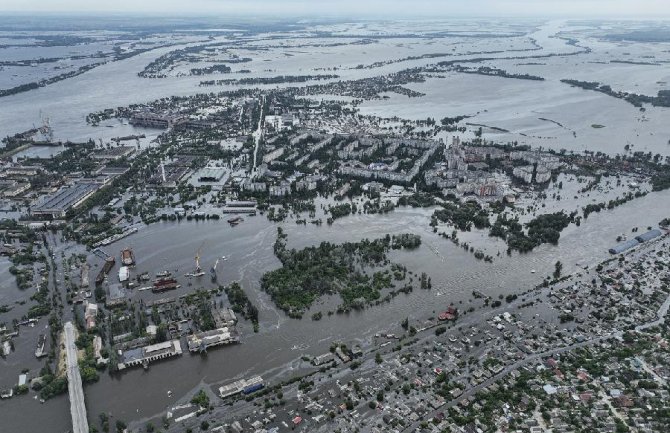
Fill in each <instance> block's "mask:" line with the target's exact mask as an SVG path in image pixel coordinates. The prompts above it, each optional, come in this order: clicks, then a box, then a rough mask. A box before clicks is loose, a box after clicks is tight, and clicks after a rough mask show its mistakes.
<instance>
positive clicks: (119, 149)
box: [91, 146, 135, 161]
mask: <svg viewBox="0 0 670 433" xmlns="http://www.w3.org/2000/svg"><path fill="white" fill-rule="evenodd" d="M133 153H135V147H133V146H116V147H111V148H109V149H100V150H96V151H95V152H93V153H92V154H91V158H92V159H98V160H103V161H116V160H118V159H121V158H123V157H127V156H130V155H132V154H133Z"/></svg>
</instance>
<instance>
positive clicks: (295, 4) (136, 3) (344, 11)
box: [0, 0, 670, 18]
mask: <svg viewBox="0 0 670 433" xmlns="http://www.w3.org/2000/svg"><path fill="white" fill-rule="evenodd" d="M0 11H19V12H36V11H41V12H85V13H90V12H123V13H160V14H176V13H186V14H201V15H202V14H239V15H248V14H262V15H302V16H305V15H321V16H334V15H340V16H359V17H361V18H371V17H375V16H379V17H388V16H394V15H396V16H400V17H409V16H437V15H439V16H454V15H458V16H464V15H470V16H478V15H497V16H582V17H612V16H619V17H631V18H632V17H655V18H661V17H670V0H106V1H104V0H61V1H58V0H0Z"/></svg>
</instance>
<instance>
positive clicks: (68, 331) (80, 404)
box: [65, 322, 88, 433]
mask: <svg viewBox="0 0 670 433" xmlns="http://www.w3.org/2000/svg"><path fill="white" fill-rule="evenodd" d="M74 341H75V340H74V325H72V322H67V323H66V324H65V352H66V354H67V383H68V385H67V389H68V394H69V395H70V414H71V415H72V431H73V432H74V433H88V420H87V419H86V405H85V403H84V388H83V386H82V384H81V375H80V374H79V365H78V364H77V347H76V346H75V344H74Z"/></svg>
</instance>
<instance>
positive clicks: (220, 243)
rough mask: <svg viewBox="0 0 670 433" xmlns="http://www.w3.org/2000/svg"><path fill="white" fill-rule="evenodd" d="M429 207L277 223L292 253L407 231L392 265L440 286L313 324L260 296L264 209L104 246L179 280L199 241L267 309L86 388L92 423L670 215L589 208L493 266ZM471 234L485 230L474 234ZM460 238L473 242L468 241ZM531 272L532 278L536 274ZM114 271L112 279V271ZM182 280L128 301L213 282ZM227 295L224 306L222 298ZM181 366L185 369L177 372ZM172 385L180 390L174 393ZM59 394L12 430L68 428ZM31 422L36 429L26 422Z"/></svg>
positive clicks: (160, 406) (308, 350)
mask: <svg viewBox="0 0 670 433" xmlns="http://www.w3.org/2000/svg"><path fill="white" fill-rule="evenodd" d="M659 204H660V205H659ZM431 213H432V211H431V210H430V209H412V208H400V209H397V210H396V211H394V212H392V213H389V214H386V215H353V216H350V217H346V218H343V219H339V220H336V221H335V223H334V224H333V225H332V226H326V225H323V226H320V227H317V226H313V225H307V226H302V225H296V224H295V223H293V222H291V221H288V222H285V223H283V224H281V226H282V227H283V228H284V230H285V232H286V233H287V235H288V244H289V247H295V248H301V247H304V246H307V245H311V244H315V243H319V242H321V241H331V242H338V243H339V242H344V241H356V240H360V239H362V238H370V239H372V238H377V237H381V236H384V235H385V234H386V233H391V234H394V233H405V232H411V233H417V234H419V235H421V236H422V240H423V244H422V246H421V247H420V248H419V249H418V250H415V251H411V252H408V251H394V252H392V253H391V260H392V261H394V262H397V263H401V264H404V265H406V266H407V268H408V269H409V270H411V271H413V272H415V273H418V274H420V273H421V272H426V273H428V275H429V276H430V277H431V279H432V282H433V289H432V290H430V291H424V290H420V289H416V290H415V291H414V292H412V293H410V294H408V295H404V294H401V295H399V296H398V297H396V298H394V299H393V300H392V301H391V302H389V303H388V304H384V305H380V306H374V307H370V308H368V309H366V310H365V311H363V312H354V313H351V314H349V315H337V314H335V315H333V316H327V315H326V314H324V318H323V319H322V320H321V321H318V322H314V321H311V320H310V319H309V316H310V315H311V312H310V313H308V314H306V315H305V317H306V318H305V319H303V320H294V319H289V318H287V317H286V316H285V315H284V314H283V313H282V312H280V311H278V310H277V309H276V308H275V307H274V305H273V304H272V302H271V300H270V299H269V298H268V296H267V295H266V294H265V293H263V292H261V291H260V288H259V284H258V281H259V278H260V276H261V275H262V274H263V273H264V272H266V271H268V270H271V269H275V268H276V267H278V266H279V262H278V260H277V259H276V258H275V257H274V255H273V252H272V245H273V243H274V241H275V238H276V225H275V224H273V223H270V222H269V221H267V219H266V218H265V217H263V216H258V217H247V218H246V220H245V221H244V222H243V223H242V224H240V225H239V226H237V227H230V226H229V225H228V224H227V223H225V221H223V220H220V221H218V222H214V221H209V222H198V223H196V222H181V223H157V224H153V225H151V226H148V227H146V228H145V229H144V230H141V231H140V232H139V233H137V234H134V235H132V236H130V237H128V238H126V239H123V240H121V241H119V242H117V243H115V244H113V245H110V246H108V247H106V248H105V250H106V251H107V252H108V253H110V254H116V255H118V253H119V251H120V250H121V249H122V248H125V247H127V246H130V247H132V248H133V250H134V252H135V256H136V260H137V267H136V269H135V272H138V273H140V272H144V271H149V272H152V273H153V272H158V271H160V270H163V269H166V268H168V269H170V270H173V271H174V270H175V268H176V269H178V275H183V273H186V272H189V271H190V270H191V268H192V266H193V260H194V259H193V257H194V255H195V252H196V251H197V250H198V249H199V248H202V252H201V256H202V259H201V261H202V265H203V268H205V269H208V268H209V267H211V265H212V264H213V262H214V261H215V260H216V258H217V257H221V256H224V255H225V256H227V257H228V260H225V261H221V262H220V263H219V265H218V268H217V273H218V276H219V282H220V283H222V284H227V283H229V282H231V281H235V280H239V281H240V282H241V284H242V286H243V288H244V289H245V291H246V293H247V294H248V295H249V297H250V298H251V299H252V301H253V302H254V303H255V304H256V305H257V306H258V307H259V310H260V321H261V324H260V325H261V326H260V332H259V333H258V334H254V333H253V330H252V329H251V326H250V324H249V323H246V322H244V321H242V322H241V323H242V324H241V326H240V330H241V333H242V343H241V344H239V345H236V346H228V347H222V348H219V349H215V350H210V351H209V353H208V355H207V356H204V357H202V356H200V355H191V354H189V353H185V354H184V355H182V356H181V357H178V358H173V359H171V360H168V361H165V362H162V363H156V364H152V365H151V366H150V368H149V370H148V371H144V370H142V369H141V368H138V369H131V370H128V371H126V372H124V373H123V374H120V375H116V376H113V377H110V376H108V375H107V374H103V375H102V376H101V379H100V381H99V383H96V384H93V385H87V386H86V387H85V393H86V397H87V408H88V411H89V419H91V420H93V419H95V418H96V417H97V415H98V414H99V413H101V412H107V413H111V414H112V415H113V417H115V418H117V419H123V420H126V421H130V420H137V419H142V418H144V417H149V416H153V415H155V414H157V413H162V412H163V411H164V410H165V409H166V408H167V407H168V406H169V405H171V404H173V403H174V401H175V398H178V397H179V396H182V395H184V394H186V393H188V392H189V391H191V390H192V389H193V388H196V387H199V386H203V385H212V384H217V383H221V382H227V381H230V380H233V379H235V378H239V377H244V376H248V375H250V374H262V375H263V376H264V377H265V378H266V379H269V380H272V378H273V377H274V376H276V375H278V374H280V373H286V372H290V371H291V370H292V369H293V368H296V366H297V365H298V364H299V362H298V360H299V358H300V356H301V355H302V354H310V355H318V354H321V353H323V352H325V351H327V350H328V347H329V346H330V344H331V342H333V341H340V340H341V341H344V342H347V343H349V344H353V343H359V344H361V345H364V346H365V345H367V344H370V343H371V338H372V336H373V335H374V334H375V333H377V332H398V331H399V322H400V321H401V320H402V319H403V318H405V317H409V318H410V320H425V319H427V318H428V317H431V316H432V315H433V314H434V313H435V312H436V311H438V310H439V309H441V308H442V307H446V306H447V305H449V304H450V303H451V302H454V303H459V302H465V303H467V300H468V299H469V298H470V296H471V293H472V291H473V290H479V291H481V292H483V293H485V294H488V295H491V296H497V295H498V294H508V293H519V292H523V291H525V290H527V289H530V288H531V287H534V286H535V285H537V284H539V283H541V280H542V279H543V278H544V277H545V276H548V275H550V274H551V272H552V271H553V267H554V263H555V262H556V260H561V261H562V262H563V263H564V272H566V273H568V272H577V271H579V267H578V266H577V264H579V265H581V266H583V265H593V264H595V263H598V262H600V261H602V260H604V259H606V258H607V257H609V254H608V253H607V249H608V248H609V247H610V246H612V245H613V244H614V243H615V240H614V239H615V237H616V236H617V235H619V234H621V233H630V231H631V229H632V228H633V227H641V230H643V229H644V228H645V227H646V226H647V225H654V224H656V223H657V222H658V221H659V220H660V219H662V218H663V217H666V216H667V215H670V191H665V192H661V193H652V194H650V195H648V196H647V197H644V198H641V199H639V200H636V201H635V202H632V203H628V204H626V205H623V206H621V207H619V208H616V209H614V210H611V211H603V212H601V213H599V214H592V215H591V216H589V218H588V219H587V220H585V221H584V222H583V223H582V225H581V227H576V226H574V225H571V226H570V227H568V228H567V229H566V230H565V231H564V232H563V234H562V236H561V240H560V242H559V244H558V245H557V246H552V245H543V246H541V247H539V248H537V249H536V250H535V251H534V252H533V253H532V254H527V255H518V254H514V255H513V256H511V257H508V256H507V255H505V254H503V255H502V256H501V257H495V259H494V262H493V263H492V264H489V263H485V262H483V261H478V260H476V259H475V258H474V257H473V256H472V255H471V254H470V253H467V252H465V251H463V249H462V248H460V247H456V246H454V245H453V244H452V243H451V242H450V241H448V240H445V239H443V238H441V237H439V236H437V235H436V234H434V233H432V230H431V229H430V227H429V226H428V223H429V220H430V215H431ZM469 236H471V237H477V236H481V237H485V235H484V234H483V233H477V232H473V233H471V234H469ZM461 238H463V239H464V240H465V238H464V236H461ZM491 242H496V241H491ZM501 249H502V250H503V251H504V249H503V248H501ZM94 269H95V268H94ZM531 269H534V270H536V273H535V274H532V273H531V272H530V270H531ZM110 278H112V279H114V278H115V270H113V271H112V273H111V274H110ZM179 280H180V282H181V283H182V284H183V285H184V287H182V288H181V289H179V290H178V291H176V292H168V293H165V294H162V295H154V294H152V293H150V292H148V291H146V292H137V291H134V292H133V293H131V296H132V297H139V296H141V297H143V298H144V299H145V300H149V299H158V298H161V297H165V296H175V295H178V294H180V293H186V292H188V291H192V290H194V289H195V288H197V287H199V286H202V287H212V286H213V284H212V283H211V282H210V281H209V276H205V277H203V278H202V282H200V283H194V284H193V286H187V281H188V280H187V279H186V278H185V277H179ZM221 300H223V301H224V303H226V302H227V301H226V300H225V296H223V297H222V298H221ZM337 304H338V301H337V299H324V300H322V301H320V302H319V303H317V305H315V306H314V307H313V309H312V312H316V311H323V312H324V313H325V312H327V311H329V310H335V308H336V306H337ZM33 342H34V339H31V340H30V342H29V343H28V344H33ZM13 355H16V354H13ZM23 361H25V360H22V359H19V360H15V361H14V364H17V365H20V364H21V363H22V362H23ZM3 362H6V361H3ZM175 371H178V372H179V374H174V372H175ZM168 390H171V391H172V392H173V395H174V396H175V397H173V398H170V397H168V396H167V391H168ZM110 396H119V398H110ZM121 397H122V398H121ZM63 400H65V401H66V400H67V399H66V398H64V397H60V398H58V399H56V400H53V401H51V400H50V401H48V402H47V403H45V404H44V405H42V406H41V407H40V409H39V410H38V411H35V414H34V417H31V419H30V420H28V421H26V419H25V417H23V416H22V415H20V413H19V412H20V411H19V412H16V411H5V410H4V409H3V412H5V413H6V415H5V418H4V419H5V421H4V422H5V425H6V426H8V427H13V428H18V427H19V426H21V431H25V432H32V431H35V432H37V431H40V430H39V428H38V426H39V424H40V422H47V421H46V420H49V421H48V422H50V423H51V425H54V426H58V425H61V424H62V426H63V429H62V431H64V430H65V429H67V427H68V423H69V412H67V411H64V410H63V409H64V405H65V403H63ZM34 404H39V403H38V402H37V401H35V400H31V399H30V398H23V397H18V398H15V399H12V400H11V401H10V402H4V401H3V402H2V403H0V405H2V406H3V407H4V406H6V407H16V408H21V411H25V410H27V408H29V407H31V405H34ZM21 413H24V412H21ZM12 414H16V416H13V415H12ZM33 423H34V427H35V428H34V429H33V428H31V426H30V425H29V424H33ZM54 431H58V430H54Z"/></svg>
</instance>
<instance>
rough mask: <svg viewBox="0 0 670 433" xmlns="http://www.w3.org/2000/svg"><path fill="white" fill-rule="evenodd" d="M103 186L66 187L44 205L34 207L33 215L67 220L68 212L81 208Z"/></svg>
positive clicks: (94, 184)
mask: <svg viewBox="0 0 670 433" xmlns="http://www.w3.org/2000/svg"><path fill="white" fill-rule="evenodd" d="M103 185H104V183H97V182H78V183H76V184H74V185H71V186H66V187H64V188H61V189H60V190H59V191H58V192H57V193H55V194H54V195H52V196H50V197H47V198H46V199H45V200H44V201H43V202H42V203H40V204H38V205H36V206H34V207H33V208H32V209H31V213H32V215H33V216H35V217H43V218H48V219H58V218H65V215H66V214H67V211H69V210H70V209H75V208H77V207H79V206H80V205H81V204H82V203H84V201H86V199H87V198H89V197H91V196H92V195H93V194H95V192H96V191H97V190H99V189H100V188H101V187H102V186H103Z"/></svg>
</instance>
